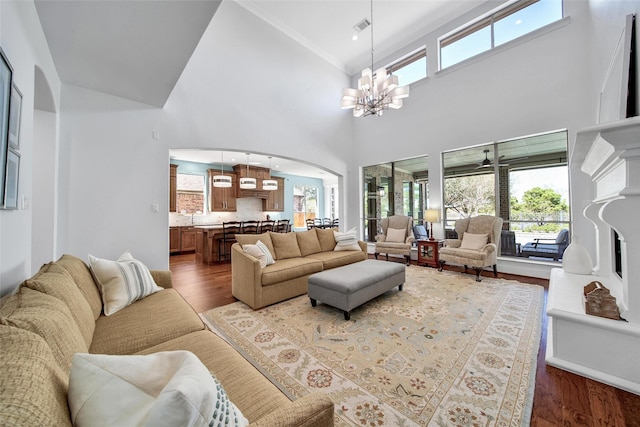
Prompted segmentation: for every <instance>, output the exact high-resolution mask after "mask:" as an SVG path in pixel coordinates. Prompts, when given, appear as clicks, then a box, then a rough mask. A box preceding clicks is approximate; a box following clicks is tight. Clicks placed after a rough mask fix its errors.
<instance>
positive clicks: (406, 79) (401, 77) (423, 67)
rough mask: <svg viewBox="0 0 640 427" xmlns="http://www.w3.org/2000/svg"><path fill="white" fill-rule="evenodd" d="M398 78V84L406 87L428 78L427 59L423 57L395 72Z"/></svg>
mask: <svg viewBox="0 0 640 427" xmlns="http://www.w3.org/2000/svg"><path fill="white" fill-rule="evenodd" d="M393 74H395V75H396V76H398V84H399V85H400V86H405V85H408V84H411V83H413V82H415V81H418V80H420V79H423V78H425V77H427V58H426V57H422V58H420V59H418V60H417V61H413V62H412V63H411V64H408V65H405V66H404V67H402V68H398V69H397V70H395V71H394V72H393Z"/></svg>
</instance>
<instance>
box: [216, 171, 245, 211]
mask: <svg viewBox="0 0 640 427" xmlns="http://www.w3.org/2000/svg"><path fill="white" fill-rule="evenodd" d="M218 174H219V171H216V170H213V169H209V189H210V191H209V210H210V211H211V212H235V211H236V189H237V188H238V177H237V175H236V174H235V173H228V172H225V173H224V174H225V175H228V176H230V177H231V187H229V188H220V187H214V186H213V179H212V177H213V176H214V175H218Z"/></svg>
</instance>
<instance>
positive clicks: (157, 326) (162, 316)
mask: <svg viewBox="0 0 640 427" xmlns="http://www.w3.org/2000/svg"><path fill="white" fill-rule="evenodd" d="M202 329H204V324H203V323H202V321H201V320H200V317H198V315H197V314H196V312H195V311H193V308H191V306H190V305H189V304H187V302H186V301H185V300H184V298H182V296H181V295H180V294H179V293H178V292H177V291H176V290H175V289H165V290H163V291H161V292H156V293H154V294H152V295H149V296H148V297H146V298H144V299H141V300H139V301H137V302H136V303H135V304H131V305H130V306H127V307H125V308H123V309H122V310H120V311H118V312H117V313H114V314H113V315H111V316H100V318H98V320H96V330H95V332H94V335H93V341H92V342H91V346H90V347H89V352H90V353H104V354H131V353H135V352H137V351H140V350H143V349H145V348H147V347H151V346H153V345H156V344H158V343H161V342H163V341H166V340H169V339H172V338H175V337H178V336H180V335H184V334H187V333H189V332H194V331H199V330H202Z"/></svg>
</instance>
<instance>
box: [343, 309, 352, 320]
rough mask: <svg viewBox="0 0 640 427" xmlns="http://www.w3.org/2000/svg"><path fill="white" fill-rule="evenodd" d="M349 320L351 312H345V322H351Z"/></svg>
mask: <svg viewBox="0 0 640 427" xmlns="http://www.w3.org/2000/svg"><path fill="white" fill-rule="evenodd" d="M349 319H351V312H349V311H345V312H344V320H349Z"/></svg>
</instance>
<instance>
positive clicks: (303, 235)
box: [296, 228, 322, 256]
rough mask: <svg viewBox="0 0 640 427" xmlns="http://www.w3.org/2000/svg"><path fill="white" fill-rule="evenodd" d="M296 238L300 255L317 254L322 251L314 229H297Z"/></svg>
mask: <svg viewBox="0 0 640 427" xmlns="http://www.w3.org/2000/svg"><path fill="white" fill-rule="evenodd" d="M296 238H297V239H298V247H299V248H300V253H301V254H302V256H307V255H311V254H317V253H318V252H321V251H322V248H321V247H320V241H319V240H318V235H317V234H316V230H315V229H313V228H312V229H311V230H307V231H299V232H297V233H296Z"/></svg>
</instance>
